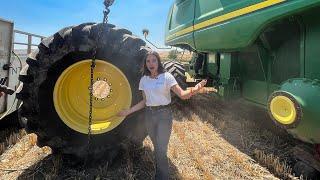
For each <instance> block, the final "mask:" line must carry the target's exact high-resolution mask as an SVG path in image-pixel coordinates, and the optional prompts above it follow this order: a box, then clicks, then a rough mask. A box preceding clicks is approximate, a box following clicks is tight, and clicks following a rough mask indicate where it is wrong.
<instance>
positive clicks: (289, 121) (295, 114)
mask: <svg viewBox="0 0 320 180" xmlns="http://www.w3.org/2000/svg"><path fill="white" fill-rule="evenodd" d="M268 111H269V114H270V117H271V118H272V119H273V120H274V121H275V123H276V124H278V125H280V126H281V127H283V128H286V129H291V128H295V127H296V126H297V125H298V124H299V123H300V121H301V119H302V108H301V105H300V104H299V103H298V102H297V100H296V99H295V98H294V97H293V96H292V95H291V94H289V93H287V92H284V91H276V92H274V93H273V94H272V95H271V96H270V98H269V107H268Z"/></svg>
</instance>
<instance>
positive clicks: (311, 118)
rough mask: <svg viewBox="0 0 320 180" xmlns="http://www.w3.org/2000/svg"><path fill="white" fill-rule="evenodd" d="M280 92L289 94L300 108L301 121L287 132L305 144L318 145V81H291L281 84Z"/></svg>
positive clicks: (319, 133) (319, 92) (319, 114)
mask: <svg viewBox="0 0 320 180" xmlns="http://www.w3.org/2000/svg"><path fill="white" fill-rule="evenodd" d="M280 90H281V91H285V92H288V93H290V94H291V95H293V96H294V97H295V99H296V100H297V101H298V103H299V104H300V105H301V107H302V119H301V121H300V122H299V123H298V125H297V126H296V127H295V128H292V129H288V132H289V133H290V134H292V135H293V136H295V137H296V138H298V139H301V140H303V141H305V142H309V143H313V144H319V143H320V111H319V110H320V104H319V102H320V81H319V80H310V79H302V78H299V79H291V80H288V81H287V82H285V83H283V84H282V85H281V88H280Z"/></svg>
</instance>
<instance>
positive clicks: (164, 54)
mask: <svg viewBox="0 0 320 180" xmlns="http://www.w3.org/2000/svg"><path fill="white" fill-rule="evenodd" d="M158 53H159V55H160V57H161V59H162V60H164V61H167V60H169V58H168V56H169V51H159V52H158ZM191 58H192V53H191V52H189V51H184V52H183V51H178V52H177V59H176V60H177V61H180V62H189V61H190V60H191Z"/></svg>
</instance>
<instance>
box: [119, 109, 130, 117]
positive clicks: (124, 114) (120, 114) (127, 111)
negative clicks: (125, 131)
mask: <svg viewBox="0 0 320 180" xmlns="http://www.w3.org/2000/svg"><path fill="white" fill-rule="evenodd" d="M129 114H131V112H130V110H129V109H124V110H122V111H120V112H118V114H117V115H118V116H122V117H126V116H128V115H129Z"/></svg>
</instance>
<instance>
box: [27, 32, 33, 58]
mask: <svg viewBox="0 0 320 180" xmlns="http://www.w3.org/2000/svg"><path fill="white" fill-rule="evenodd" d="M31 44H32V36H31V35H28V50H27V54H30V53H31Z"/></svg>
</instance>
